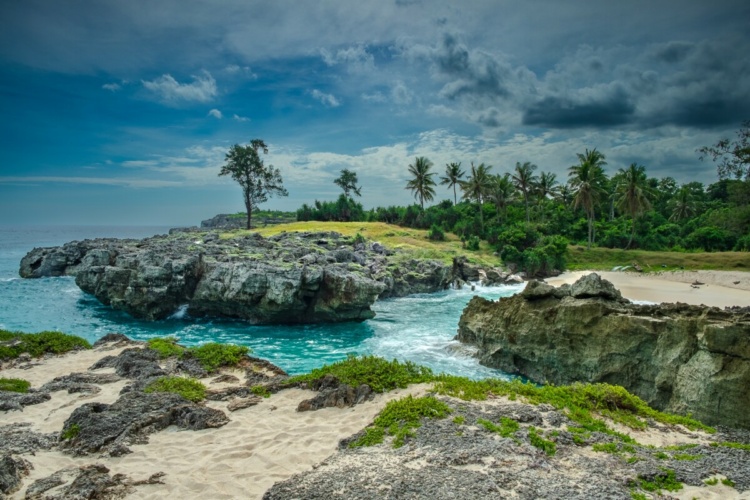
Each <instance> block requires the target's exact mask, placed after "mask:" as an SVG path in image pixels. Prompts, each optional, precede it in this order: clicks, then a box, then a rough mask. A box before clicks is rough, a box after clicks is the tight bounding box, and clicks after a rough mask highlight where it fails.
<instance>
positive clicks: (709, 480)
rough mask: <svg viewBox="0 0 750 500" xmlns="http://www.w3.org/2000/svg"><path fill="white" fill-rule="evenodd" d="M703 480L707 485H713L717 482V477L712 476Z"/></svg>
mask: <svg viewBox="0 0 750 500" xmlns="http://www.w3.org/2000/svg"><path fill="white" fill-rule="evenodd" d="M703 482H704V483H706V484H707V485H708V486H714V485H716V484H719V478H718V477H712V478H711V479H704V480H703Z"/></svg>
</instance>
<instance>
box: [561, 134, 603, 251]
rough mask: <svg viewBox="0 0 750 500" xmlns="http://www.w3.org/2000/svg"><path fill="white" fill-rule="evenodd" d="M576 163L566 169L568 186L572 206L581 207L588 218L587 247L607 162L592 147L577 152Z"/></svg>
mask: <svg viewBox="0 0 750 500" xmlns="http://www.w3.org/2000/svg"><path fill="white" fill-rule="evenodd" d="M576 156H578V165H573V166H572V167H570V168H569V169H568V177H570V181H569V182H570V187H572V188H573V193H574V194H573V208H578V207H581V208H583V210H584V211H585V212H586V216H587V218H588V220H589V239H588V248H591V244H592V243H593V242H594V215H595V209H596V203H597V202H598V201H599V199H600V198H601V197H602V195H603V194H604V191H605V190H604V184H605V182H606V180H607V176H606V175H605V174H604V169H603V168H602V167H603V166H604V165H606V164H607V162H606V161H604V160H605V156H604V155H603V154H602V153H600V152H599V151H597V150H596V148H594V149H593V150H592V151H589V150H588V149H587V150H586V152H585V153H584V154H581V153H578V154H577V155H576Z"/></svg>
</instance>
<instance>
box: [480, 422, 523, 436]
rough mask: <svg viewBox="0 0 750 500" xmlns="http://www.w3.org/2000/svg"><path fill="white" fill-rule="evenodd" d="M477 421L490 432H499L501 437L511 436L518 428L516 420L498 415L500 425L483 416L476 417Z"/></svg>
mask: <svg viewBox="0 0 750 500" xmlns="http://www.w3.org/2000/svg"><path fill="white" fill-rule="evenodd" d="M477 423H478V424H479V425H481V426H482V427H484V428H485V429H487V430H488V431H490V432H495V433H497V434H500V435H501V436H502V437H505V438H507V437H511V436H513V434H515V433H516V431H517V430H518V422H516V421H515V420H513V419H512V418H508V417H500V425H496V424H493V423H492V422H490V421H489V420H485V419H483V418H479V419H477Z"/></svg>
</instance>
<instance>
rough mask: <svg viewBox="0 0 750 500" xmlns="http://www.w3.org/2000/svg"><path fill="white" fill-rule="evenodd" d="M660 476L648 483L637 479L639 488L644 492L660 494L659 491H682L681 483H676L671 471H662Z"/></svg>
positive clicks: (642, 479) (641, 478)
mask: <svg viewBox="0 0 750 500" xmlns="http://www.w3.org/2000/svg"><path fill="white" fill-rule="evenodd" d="M662 471H663V472H662V473H661V474H657V475H656V476H654V479H653V481H648V480H646V479H644V478H643V477H639V486H640V487H641V489H644V490H646V491H650V492H654V493H660V492H661V490H667V491H679V490H681V489H682V483H681V482H679V481H677V479H676V478H675V473H674V471H673V470H671V469H662Z"/></svg>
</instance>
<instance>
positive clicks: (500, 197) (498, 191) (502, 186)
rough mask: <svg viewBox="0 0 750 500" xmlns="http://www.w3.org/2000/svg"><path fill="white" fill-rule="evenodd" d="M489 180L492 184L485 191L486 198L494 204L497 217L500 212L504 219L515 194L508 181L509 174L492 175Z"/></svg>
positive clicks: (511, 183)
mask: <svg viewBox="0 0 750 500" xmlns="http://www.w3.org/2000/svg"><path fill="white" fill-rule="evenodd" d="M490 179H491V181H492V183H491V185H490V187H489V190H488V191H487V198H488V199H489V200H490V201H492V203H494V204H495V209H496V210H497V215H498V217H499V216H500V212H501V211H502V213H503V217H505V214H506V210H507V208H508V203H509V202H510V200H512V199H513V195H514V194H515V187H514V186H513V182H512V181H511V180H510V174H509V173H505V174H503V175H493V176H491V177H490Z"/></svg>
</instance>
